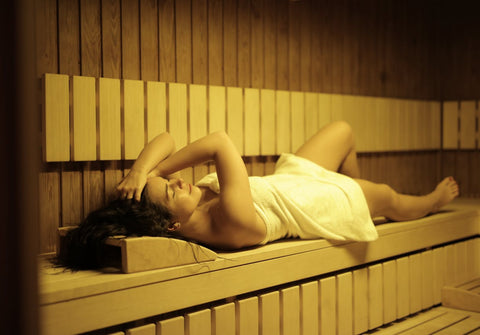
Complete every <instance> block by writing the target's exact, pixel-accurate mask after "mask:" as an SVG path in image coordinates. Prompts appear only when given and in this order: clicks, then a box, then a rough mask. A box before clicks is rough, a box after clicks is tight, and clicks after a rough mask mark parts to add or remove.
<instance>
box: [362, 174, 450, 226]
mask: <svg viewBox="0 0 480 335" xmlns="http://www.w3.org/2000/svg"><path fill="white" fill-rule="evenodd" d="M355 181H356V182H357V183H358V184H359V185H360V187H361V188H362V190H363V194H364V195H365V198H366V200H367V204H368V207H369V209H370V215H371V216H372V217H376V216H385V217H387V218H388V219H391V220H395V221H406V220H414V219H418V218H421V217H424V216H425V215H427V214H430V213H434V212H437V211H438V210H439V209H440V208H441V207H443V206H445V205H446V204H448V203H449V202H450V201H452V200H453V199H454V198H455V197H457V196H458V193H459V191H458V185H457V183H456V181H455V180H454V179H453V178H452V177H448V178H445V179H444V180H442V181H441V182H440V183H439V184H438V185H437V187H436V188H435V190H433V191H432V192H431V193H429V194H427V195H423V196H411V195H405V194H400V193H397V192H395V191H394V190H393V189H392V188H391V187H390V186H388V185H385V184H376V183H372V182H370V181H366V180H362V179H355Z"/></svg>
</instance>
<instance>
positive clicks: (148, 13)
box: [139, 0, 159, 80]
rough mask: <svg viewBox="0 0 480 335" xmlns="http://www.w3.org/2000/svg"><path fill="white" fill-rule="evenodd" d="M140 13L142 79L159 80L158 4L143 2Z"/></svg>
mask: <svg viewBox="0 0 480 335" xmlns="http://www.w3.org/2000/svg"><path fill="white" fill-rule="evenodd" d="M139 11H140V14H139V15H140V17H141V20H140V77H141V79H142V80H158V79H159V78H158V53H159V48H158V28H157V27H158V3H157V1H156V0H141V1H140V3H139Z"/></svg>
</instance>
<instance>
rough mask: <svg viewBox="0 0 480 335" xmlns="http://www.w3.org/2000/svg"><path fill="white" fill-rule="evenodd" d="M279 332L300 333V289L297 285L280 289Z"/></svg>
mask: <svg viewBox="0 0 480 335" xmlns="http://www.w3.org/2000/svg"><path fill="white" fill-rule="evenodd" d="M280 308H281V320H282V321H281V327H280V328H281V334H284V335H287V334H288V335H290V334H291V335H299V334H300V289H299V287H298V286H294V287H289V288H286V289H283V290H281V291H280Z"/></svg>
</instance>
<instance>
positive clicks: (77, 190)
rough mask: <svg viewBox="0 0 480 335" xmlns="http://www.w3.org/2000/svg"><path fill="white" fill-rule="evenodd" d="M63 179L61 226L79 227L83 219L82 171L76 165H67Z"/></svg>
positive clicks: (63, 172) (64, 168)
mask: <svg viewBox="0 0 480 335" xmlns="http://www.w3.org/2000/svg"><path fill="white" fill-rule="evenodd" d="M61 178H62V180H61V195H62V209H61V213H62V221H61V226H62V227H66V226H72V225H78V224H79V223H80V222H81V220H82V219H83V201H82V200H83V199H82V192H83V187H82V179H83V176H82V170H81V168H80V167H78V166H76V165H75V164H71V163H70V164H65V165H63V167H62V176H61Z"/></svg>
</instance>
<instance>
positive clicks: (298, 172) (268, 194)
mask: <svg viewBox="0 0 480 335" xmlns="http://www.w3.org/2000/svg"><path fill="white" fill-rule="evenodd" d="M249 181H250V187H251V191H252V197H253V201H254V204H255V209H256V211H257V213H258V214H259V215H260V216H261V217H262V219H263V220H264V222H265V225H266V228H267V235H266V237H265V239H264V241H263V242H262V244H265V243H267V242H270V241H274V240H278V239H281V238H286V237H300V238H302V239H315V238H326V239H333V240H354V241H373V240H375V239H377V238H378V234H377V230H376V229H375V226H374V224H373V222H372V219H371V217H370V213H369V209H368V206H367V202H366V200H365V196H364V195H363V192H362V189H361V188H360V186H359V185H358V184H357V183H356V182H355V181H354V180H353V179H352V178H350V177H347V176H345V175H342V174H339V173H336V172H332V171H329V170H327V169H325V168H323V167H321V166H319V165H317V164H315V163H313V162H311V161H310V160H308V159H304V158H301V157H298V156H295V155H293V154H282V155H281V156H280V158H279V160H278V162H277V164H276V167H275V173H274V174H273V175H270V176H265V177H250V178H249ZM197 185H198V186H206V187H209V188H210V189H211V190H212V191H214V192H217V193H218V192H220V188H219V185H218V179H217V177H216V174H210V175H207V176H206V177H205V178H203V179H202V180H200V181H199V182H198V183H197Z"/></svg>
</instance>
